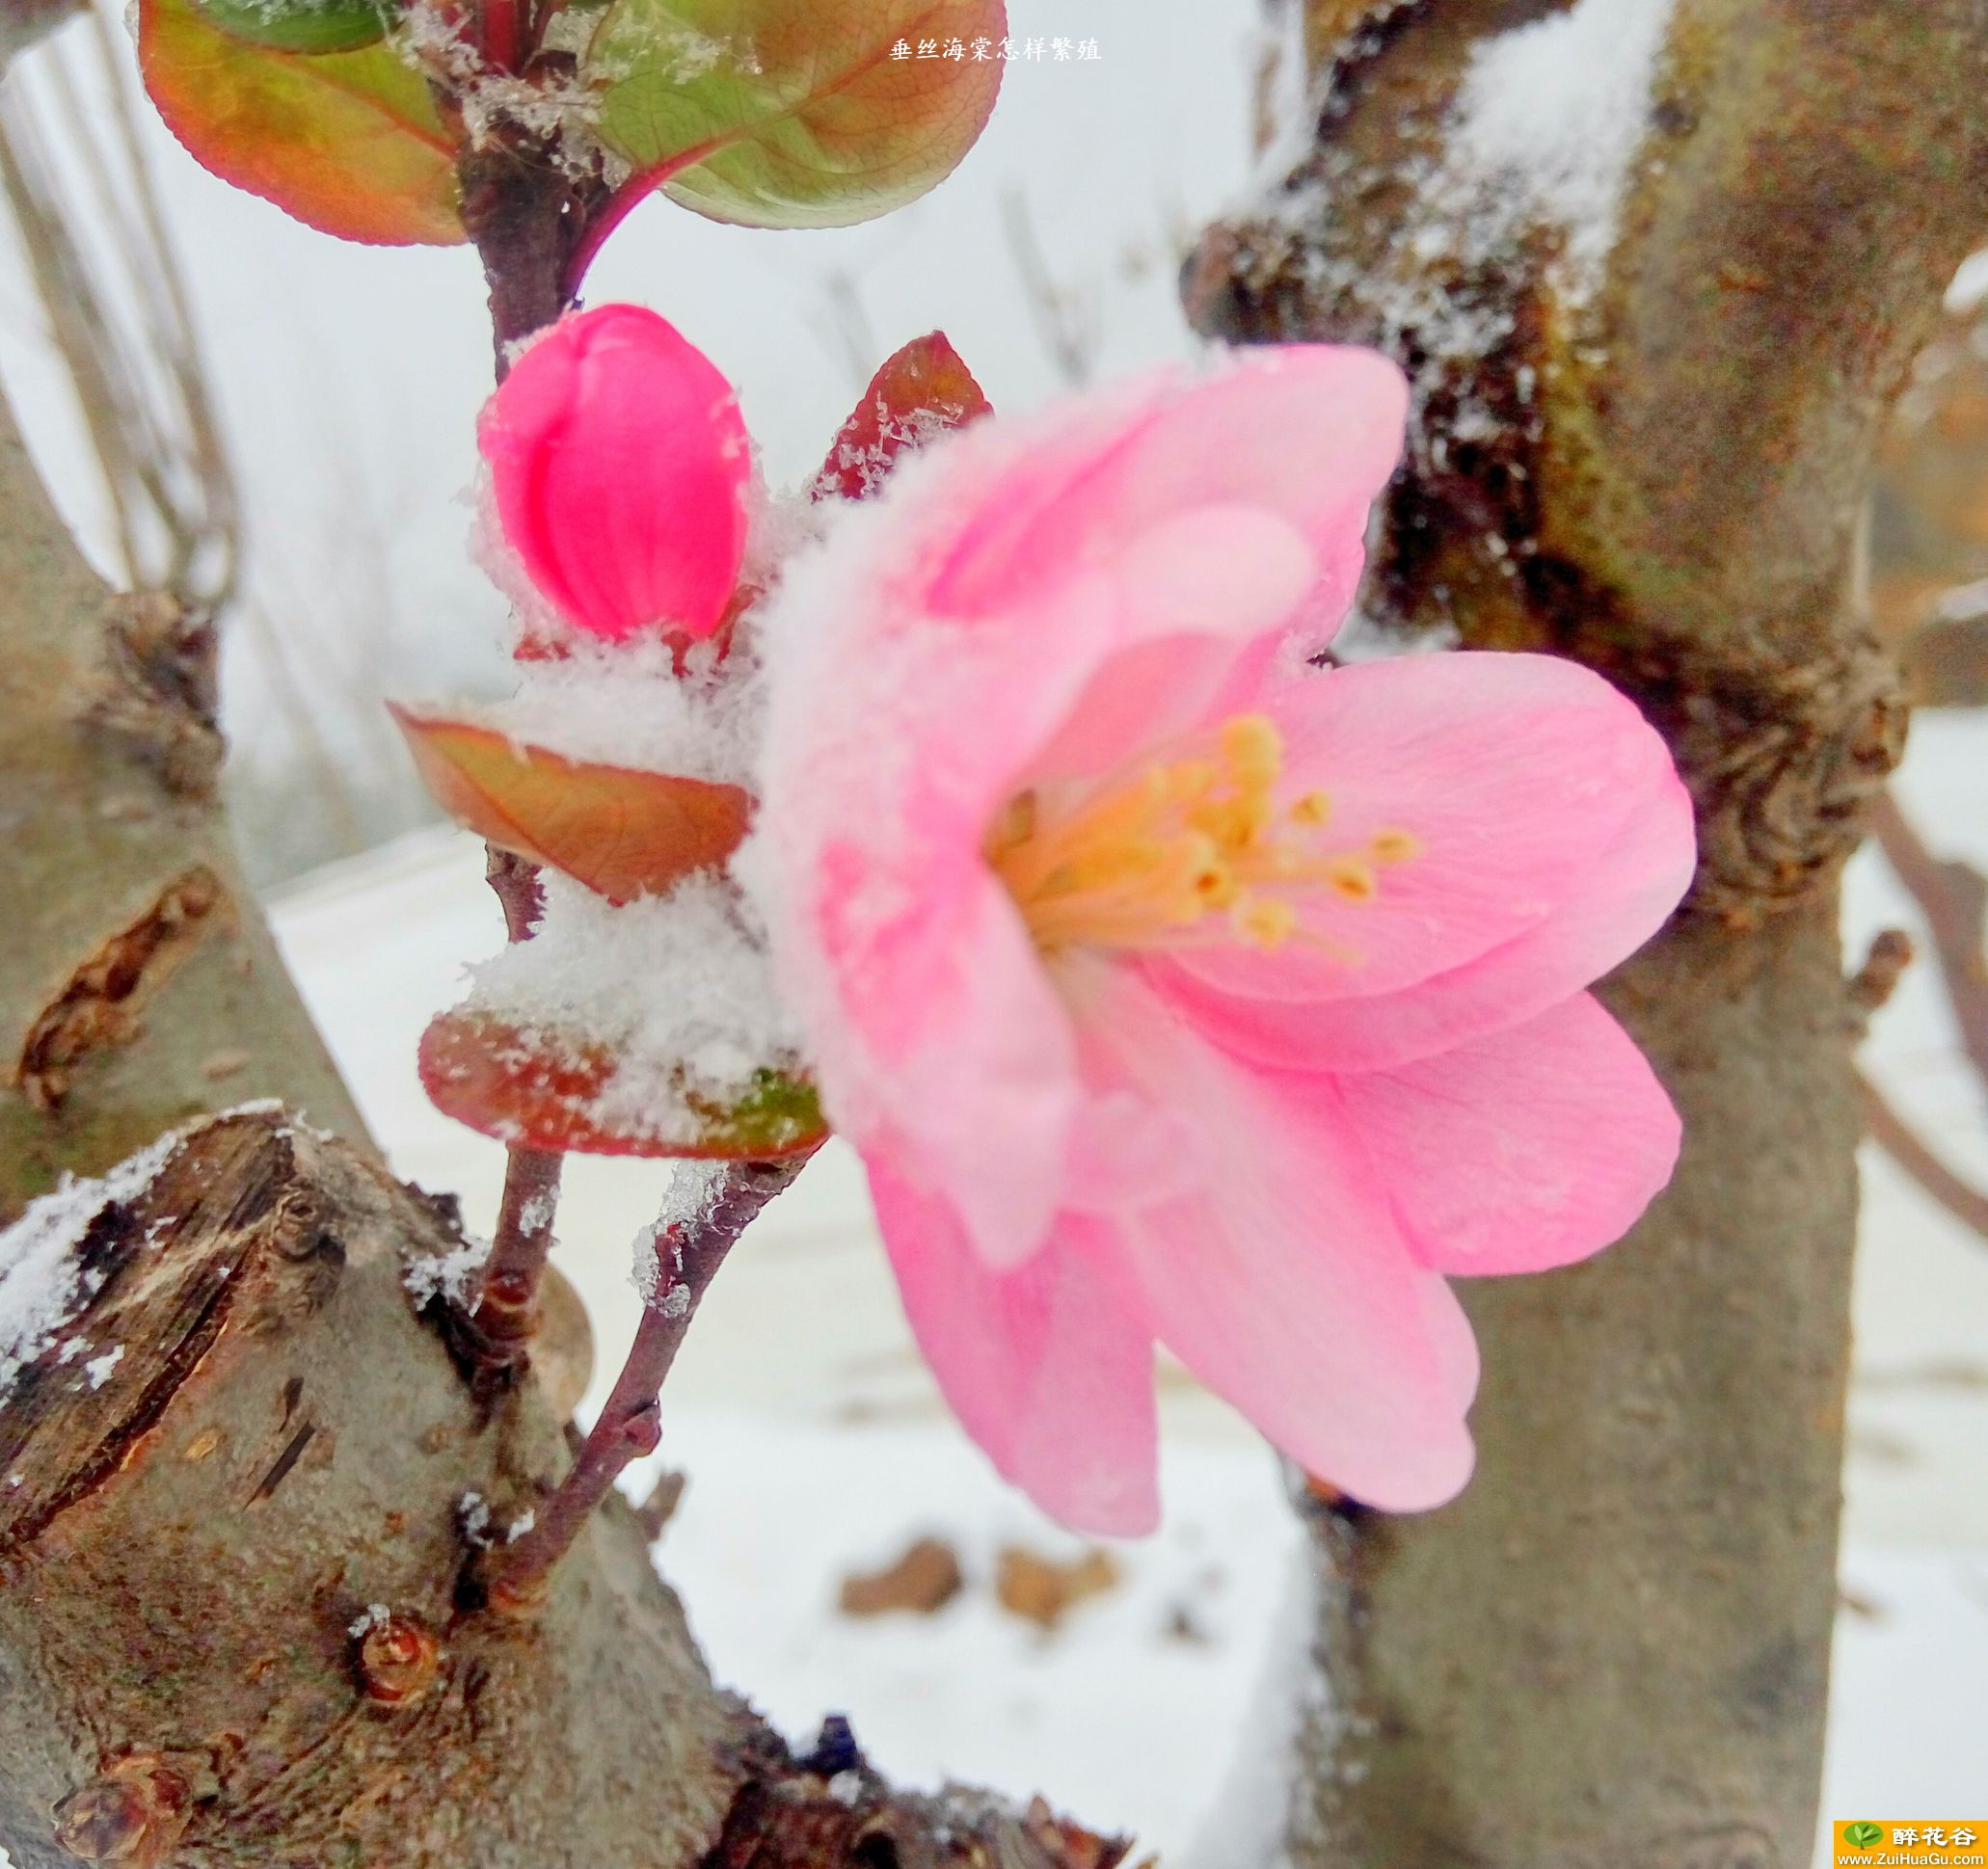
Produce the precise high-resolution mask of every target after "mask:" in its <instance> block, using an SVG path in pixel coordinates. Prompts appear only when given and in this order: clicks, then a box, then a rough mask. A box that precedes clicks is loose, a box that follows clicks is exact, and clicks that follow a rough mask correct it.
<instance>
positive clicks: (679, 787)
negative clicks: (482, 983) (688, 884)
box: [391, 707, 752, 903]
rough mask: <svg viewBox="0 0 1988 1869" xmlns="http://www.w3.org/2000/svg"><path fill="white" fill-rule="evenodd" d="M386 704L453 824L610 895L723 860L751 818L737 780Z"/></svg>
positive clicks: (637, 891) (668, 883)
mask: <svg viewBox="0 0 1988 1869" xmlns="http://www.w3.org/2000/svg"><path fill="white" fill-rule="evenodd" d="M391 711H392V714H393V718H394V720H395V721H396V722H398V723H399V726H400V731H401V732H402V733H403V734H405V735H406V736H407V743H408V747H409V749H410V750H411V751H412V752H413V754H414V756H415V764H416V768H417V769H418V770H419V772H420V775H421V782H422V784H423V785H425V786H426V787H427V788H428V790H429V792H430V793H431V794H432V795H433V796H434V799H435V801H436V803H437V804H439V805H440V806H441V807H442V808H443V810H444V811H445V812H447V813H448V814H449V815H450V816H451V817H453V818H454V819H455V820H456V821H457V822H458V823H459V824H462V825H465V826H467V827H468V828H469V829H470V830H472V831H474V832H475V833H476V834H477V835H478V836H479V837H481V838H483V839H485V840H486V841H489V842H491V843H495V844H497V845H498V846H500V847H501V848H503V849H505V850H509V851H511V852H513V853H514V854H515V855H517V856H521V857H524V858H525V859H527V860H528V861H529V862H532V863H538V864H545V865H547V866H549V867H550V868H553V869H557V870H561V871H563V872H564V873H565V874H567V875H569V876H571V877H573V878H574V880H575V881H576V882H580V883H584V884H585V885H586V886H587V888H589V889H591V890H592V891H593V892H594V893H595V894H597V895H603V896H605V897H606V898H607V900H608V901H610V902H615V903H622V902H629V901H632V900H633V899H634V898H635V897H636V896H638V895H660V894H666V893H667V892H668V891H669V890H670V889H671V888H672V887H673V886H674V885H675V884H677V883H678V882H680V881H682V880H683V878H684V877H685V876H686V875H688V874H690V872H691V871H693V870H696V869H706V868H712V867H714V866H716V865H718V864H721V863H723V862H724V860H725V859H726V858H727V857H729V856H730V855H731V854H732V852H733V851H734V850H736V849H737V848H738V847H739V842H740V841H741V840H742V839H743V838H744V836H745V833H746V829H747V827H748V826H749V825H750V823H751V821H752V799H751V796H750V795H749V794H748V793H747V792H745V791H744V790H742V789H741V788H739V787H738V786H731V785H715V784H712V783H711V782H710V781H708V780H703V779H684V778H678V777H676V776H674V775H672V774H670V773H666V772H646V771H642V770H640V769H639V768H635V767H631V766H617V765H603V764H600V763H598V762H596V761H587V760H573V759H568V758H567V757H566V756H565V755H564V754H562V753H554V752H551V751H550V750H549V749H548V748H546V747H543V746H531V745H528V744H525V743H524V742H522V741H518V740H513V739H511V738H509V737H507V736H506V735H505V734H501V733H499V732H498V731H497V729H496V728H493V727H484V726H480V725H478V724H477V723H476V722H474V721H469V720H450V719H445V718H442V717H440V716H435V715H425V714H417V713H415V712H413V711H412V710H410V709H408V708H400V707H392V708H391Z"/></svg>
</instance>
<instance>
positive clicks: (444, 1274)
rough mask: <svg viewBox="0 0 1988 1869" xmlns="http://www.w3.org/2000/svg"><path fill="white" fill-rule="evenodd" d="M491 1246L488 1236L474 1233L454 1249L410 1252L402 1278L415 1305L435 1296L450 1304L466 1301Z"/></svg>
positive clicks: (420, 1304) (422, 1303) (401, 1280)
mask: <svg viewBox="0 0 1988 1869" xmlns="http://www.w3.org/2000/svg"><path fill="white" fill-rule="evenodd" d="M490 1246H491V1242H489V1241H488V1240H478V1239H475V1238H473V1237H472V1238H470V1239H468V1240H465V1241H464V1242H463V1243H462V1244H461V1245H460V1246H458V1247H456V1249H455V1250H454V1251H453V1252H443V1253H420V1254H411V1255H410V1256H409V1258H408V1261H407V1269H406V1270H405V1271H403V1272H402V1273H401V1277H400V1282H401V1283H402V1284H403V1285H404V1286H406V1288H407V1290H408V1292H409V1293H410V1295H412V1296H413V1298H414V1301H415V1307H416V1310H418V1309H419V1308H420V1307H421V1306H422V1305H424V1304H426V1303H427V1302H428V1301H429V1299H431V1298H435V1297H441V1298H443V1299H446V1300H447V1302H449V1303H450V1304H461V1303H463V1302H464V1301H465V1300H466V1299H467V1298H468V1297H469V1295H470V1290H471V1288H472V1287H473V1286H474V1285H475V1283H476V1274H477V1273H478V1272H480V1271H481V1270H482V1269H483V1267H484V1264H485V1262H486V1261H487V1260H488V1259H489V1258H490Z"/></svg>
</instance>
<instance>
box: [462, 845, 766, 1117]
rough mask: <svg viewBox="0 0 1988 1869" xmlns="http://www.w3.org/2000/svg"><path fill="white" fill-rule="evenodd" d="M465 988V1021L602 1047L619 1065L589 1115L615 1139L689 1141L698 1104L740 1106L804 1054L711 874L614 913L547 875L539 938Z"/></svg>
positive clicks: (479, 971) (740, 910) (737, 915)
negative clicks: (760, 1079)
mask: <svg viewBox="0 0 1988 1869" xmlns="http://www.w3.org/2000/svg"><path fill="white" fill-rule="evenodd" d="M470 980H471V987H470V997H469V1000H468V1001H467V1002H466V1003H467V1005H468V1006H469V1007H470V1009H471V1010H474V1011H478V1012H483V1013H487V1014H490V1015H491V1016H493V1017H494V1018H497V1019H499V1020H502V1021H505V1022H507V1023H509V1024H511V1025H513V1026H516V1027H517V1028H520V1030H521V1031H523V1032H525V1033H527V1034H536V1035H537V1041H536V1042H539V1043H548V1042H550V1043H553V1044H559V1043H566V1044H569V1045H573V1044H594V1045H599V1046H601V1047H603V1048H604V1049H605V1050H606V1051H607V1052H608V1053H610V1054H611V1055H613V1056H614V1057H615V1058H616V1060H617V1065H618V1068H617V1069H616V1070H615V1071H614V1073H613V1075H612V1076H610V1077H609V1078H608V1079H607V1080H606V1081H604V1083H603V1084H602V1086H601V1088H600V1089H599V1091H598V1092H596V1093H595V1095H594V1097H593V1100H592V1104H591V1106H590V1113H591V1114H592V1116H593V1117H594V1118H595V1119H596V1120H597V1121H599V1122H600V1123H602V1124H604V1125H605V1126H606V1127H608V1128H610V1129H612V1130H614V1131H616V1132H617V1133H621V1134H627V1135H643V1136H651V1137H678V1138H682V1137H686V1136H689V1135H694V1134H695V1133H696V1130H697V1127H698V1118H697V1116H696V1113H695V1110H694V1108H692V1102H693V1100H703V1099H707V1098H708V1099H710V1100H711V1101H712V1102H714V1103H718V1104H721V1105H722V1104H728V1103H732V1102H736V1101H737V1100H738V1099H739V1097H740V1096H741V1095H742V1094H743V1093H744V1092H746V1091H747V1090H749V1089H750V1088H751V1087H752V1083H753V1079H754V1076H755V1074H756V1073H757V1072H758V1071H760V1070H762V1069H764V1068H769V1067H770V1068H775V1069H782V1068H793V1066H795V1065H796V1064H797V1061H798V1058H799V1055H800V1034H799V1032H798V1030H797V1029H796V1028H795V1027H794V1025H793V1020H792V1018H791V1016H790V1015H789V1014H788V1012H787V1011H786V1010H785V1008H783V1007H782V1006H781V1005H780V1003H779V1001H778V1000H777V999H776V997H775V995H774V992H773V986H772V980H771V976H770V975H769V973H768V970H767V963H766V940H765V936H764V933H763V932H762V931H761V929H760V927H759V925H758V923H757V922H756V921H755V919H754V918H753V916H752V914H751V912H750V910H749V909H748V908H747V906H746V904H745V903H744V902H743V901H742V900H741V899H740V897H739V894H738V892H737V891H736V890H734V889H733V888H732V887H731V886H730V885H729V884H728V883H726V882H725V881H723V880H722V879H721V878H719V877H716V876H713V875H710V874H707V873H699V874H696V875H692V876H688V877H686V878H685V880H684V881H682V882H681V883H679V884H678V885H677V886H676V888H675V889H673V890H672V891H670V893H669V894H667V895H661V896H640V897H637V898H636V899H635V900H634V901H631V902H629V903H626V904H624V905H622V906H620V907H616V906H615V905H614V904H612V903H610V902H607V901H605V900H604V899H603V898H602V897H601V896H598V895H596V894H593V892H592V891H590V890H587V889H584V888H582V887H581V886H580V885H579V884H578V883H575V882H572V881H570V880H569V879H567V878H566V877H563V876H560V875H557V874H555V873H552V872H550V871H549V872H547V874H546V877H545V916H544V919H543V920H542V921H541V922H540V924H539V929H538V932H537V934H536V935H535V936H534V937H533V939H532V940H530V941H527V942H521V943H517V944H515V945H511V946H507V947H506V948H503V950H502V951H501V952H499V953H498V954H497V956H496V958H494V959H492V960H487V961H484V962H481V963H480V964H478V965H477V966H476V967H474V968H472V969H471V970H470Z"/></svg>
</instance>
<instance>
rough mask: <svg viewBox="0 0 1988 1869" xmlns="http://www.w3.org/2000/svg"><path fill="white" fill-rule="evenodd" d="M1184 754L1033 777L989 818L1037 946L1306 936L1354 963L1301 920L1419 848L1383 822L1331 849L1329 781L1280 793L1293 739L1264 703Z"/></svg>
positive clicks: (1257, 944)
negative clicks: (1093, 774) (1088, 772)
mask: <svg viewBox="0 0 1988 1869" xmlns="http://www.w3.org/2000/svg"><path fill="white" fill-rule="evenodd" d="M1182 751H1183V757H1180V758H1177V759H1170V760H1169V759H1161V760H1156V761H1153V762H1152V763H1151V764H1148V765H1146V766H1144V767H1142V768H1141V769H1139V770H1138V771H1136V772H1129V773H1128V772H1120V773H1119V774H1116V775H1114V777H1113V778H1112V779H1108V780H1106V781H1104V782H1102V783H1100V784H1097V785H1094V786H1090V787H1085V788H1069V787H1065V788H1049V787H1044V788H1030V789H1028V790H1026V791H1022V792H1018V793H1017V794H1016V795H1015V796H1014V797H1012V798H1010V799H1009V800H1008V801H1007V803H1006V804H1005V805H1004V806H1003V807H1002V809H1001V810H1000V811H999V812H998V813H997V814H995V816H994V819H993V822H992V823H991V824H990V825H989V826H988V829H987V837H986V845H985V848H986V856H987V861H988V863H989V865H990V866H992V868H993V869H994V870H995V872H996V874H998V875H999V876H1000V878H1001V880H1002V882H1003V883H1004V884H1005V885H1006V886H1007V891H1008V893H1009V894H1011V895H1012V896H1013V897H1014V900H1015V902H1016V904H1017V905H1018V906H1019V907H1020V909H1021V911H1022V914H1023V916H1024V917H1025V918H1026V919H1027V921H1028V923H1029V931H1030V933H1031V934H1032V935H1033V936H1034V940H1035V943H1036V945H1037V947H1039V948H1042V949H1043V950H1044V951H1045V952H1052V951H1056V950H1058V949H1061V948H1070V947H1078V946H1083V947H1093V948H1168V947H1180V946H1195V945H1200V944H1203V943H1208V942H1222V941H1231V942H1240V943H1242V944H1244V945H1245V946H1248V947H1251V948H1263V949H1266V950H1268V949H1271V948H1279V947H1281V946H1283V945H1284V944H1285V943H1286V942H1292V941H1296V942H1300V943H1303V945H1304V946H1306V947H1308V948H1313V949H1316V950H1319V951H1323V952H1327V953H1330V954H1331V955H1333V956H1334V957H1335V958H1337V959H1340V960H1342V961H1345V962H1347V963H1348V964H1354V965H1357V962H1358V959H1359V956H1358V955H1357V953H1355V952H1352V951H1350V950H1348V949H1346V948H1342V947H1340V946H1338V945H1337V944H1335V943H1333V942H1332V941H1330V939H1328V938H1327V937H1326V936H1325V935H1323V934H1321V933H1319V932H1317V931H1316V930H1314V929H1310V928H1307V927H1306V926H1305V925H1304V918H1303V902H1304V900H1305V898H1306V897H1307V896H1309V897H1312V898H1314V899H1316V898H1317V897H1319V896H1321V895H1326V896H1331V897H1336V898H1337V899H1338V900H1340V901H1344V902H1352V903H1362V902H1368V901H1371V900H1373V898H1374V897H1375V895H1377V894H1379V892H1380V887H1381V883H1380V877H1379V874H1378V873H1377V872H1378V871H1379V870H1380V869H1381V868H1386V867H1388V866H1390V865H1394V864H1399V863H1406V862H1408V861H1409V860H1410V859H1411V858H1412V857H1414V856H1416V855H1418V854H1419V853H1420V850H1421V845H1420V843H1419V842H1418V841H1417V840H1416V839H1415V838H1414V836H1413V835H1412V834H1411V833H1410V832H1408V831H1405V830H1400V829H1396V828H1392V827H1390V828H1387V829H1384V830H1382V831H1380V832H1377V833H1376V834H1375V835H1374V836H1373V837H1372V838H1371V839H1369V840H1368V842H1367V846H1366V848H1365V849H1363V850H1343V849H1342V850H1332V849H1330V848H1322V847H1321V845H1320V841H1319V833H1320V832H1321V831H1322V829H1323V828H1324V826H1325V825H1326V824H1327V822H1328V821H1329V820H1330V816H1331V800H1330V798H1329V797H1328V796H1327V794H1326V793H1324V792H1323V791H1306V792H1303V793H1300V794H1299V795H1298V796H1297V797H1295V798H1293V799H1291V800H1289V802H1281V801H1280V800H1279V799H1278V796H1277V787H1278V784H1279V782H1280V781H1281V779H1282V777H1283V764H1284V747H1283V737H1282V735H1281V734H1279V733H1278V732H1277V729H1276V724H1275V723H1274V722H1273V721H1271V720H1270V719H1269V718H1267V717H1266V716H1264V715H1262V714H1240V715H1237V716H1235V717H1234V718H1232V719H1230V720H1226V721H1223V722H1222V725H1221V726H1220V727H1219V728H1218V729H1216V731H1215V732H1214V733H1213V734H1210V735H1208V736H1207V737H1206V738H1205V739H1198V740H1197V741H1195V743H1194V744H1192V745H1190V746H1188V747H1186V748H1184V749H1182Z"/></svg>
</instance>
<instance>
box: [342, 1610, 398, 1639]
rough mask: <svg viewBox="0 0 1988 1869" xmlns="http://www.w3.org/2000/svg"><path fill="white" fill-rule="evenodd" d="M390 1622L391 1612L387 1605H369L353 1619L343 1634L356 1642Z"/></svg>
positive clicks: (391, 1618)
mask: <svg viewBox="0 0 1988 1869" xmlns="http://www.w3.org/2000/svg"><path fill="white" fill-rule="evenodd" d="M392 1620H393V1612H392V1610H391V1609H390V1607H389V1606H388V1605H387V1604H385V1603H373V1604H369V1605H368V1606H367V1607H366V1608H365V1609H363V1610H362V1611H361V1612H360V1614H359V1615H357V1616H356V1617H355V1618H354V1619H353V1621H352V1623H351V1625H350V1626H349V1627H348V1628H347V1629H346V1631H345V1633H346V1634H347V1635H349V1636H350V1637H351V1638H352V1639H353V1640H354V1641H355V1642H357V1641H359V1640H360V1639H361V1638H362V1637H363V1636H366V1635H369V1634H371V1632H372V1631H373V1630H375V1629H378V1628H383V1627H384V1626H385V1625H386V1624H387V1623H389V1622H391V1621H392Z"/></svg>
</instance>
